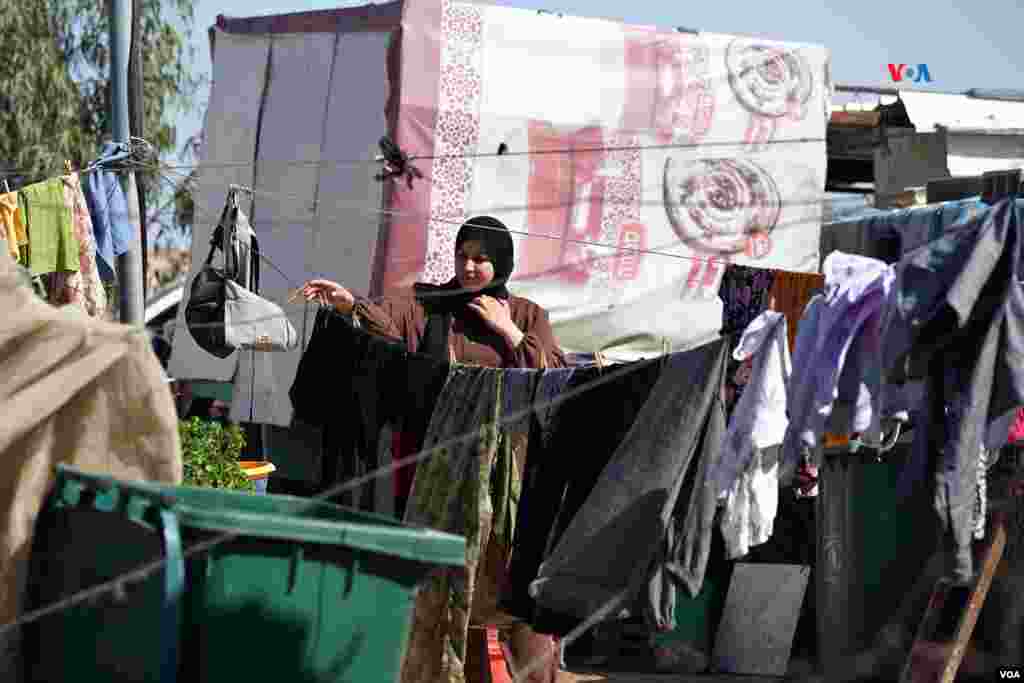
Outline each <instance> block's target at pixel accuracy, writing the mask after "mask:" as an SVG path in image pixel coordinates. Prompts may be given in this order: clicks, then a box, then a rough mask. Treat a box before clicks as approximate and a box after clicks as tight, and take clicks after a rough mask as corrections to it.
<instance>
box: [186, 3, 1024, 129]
mask: <svg viewBox="0 0 1024 683" xmlns="http://www.w3.org/2000/svg"><path fill="white" fill-rule="evenodd" d="M491 2H492V3H493V4H496V5H503V6H506V7H519V8H522V9H531V10H538V9H543V10H548V11H551V12H561V13H563V14H568V15H575V16H580V17H598V18H605V19H613V20H617V21H623V22H626V23H632V24H647V25H656V26H662V27H665V28H673V27H677V26H683V27H686V28H690V29H696V30H700V31H709V32H712V33H726V34H735V35H748V36H758V37H762V38H768V39H772V40H782V41H792V42H799V43H816V44H819V45H824V46H825V47H827V48H828V49H829V50H830V51H831V53H832V75H833V79H834V80H835V82H836V83H838V84H843V85H867V86H880V87H892V86H893V85H894V84H893V82H892V79H891V77H890V75H889V70H888V67H887V64H889V63H890V62H892V63H898V64H899V63H903V64H913V65H916V64H927V65H928V71H929V75H930V76H931V78H932V83H931V84H928V85H925V84H921V85H919V86H915V87H920V88H922V89H934V90H941V91H947V92H948V91H963V90H967V89H969V88H1024V50H1021V49H1020V40H1021V38H1020V31H1021V28H1020V27H1021V20H1022V19H1024V7H1022V6H1021V5H1020V4H1019V3H1020V2H1021V0H985V2H974V3H970V4H969V3H968V2H967V1H966V0H952V1H950V0H946V2H945V3H943V2H931V1H926V0H768V1H762V2H750V1H749V0H737V1H734V2H723V1H721V0H712V1H710V2H703V3H693V2H679V1H678V0H676V1H675V2H673V1H670V0H630V1H629V2H622V1H621V0H491ZM364 4H368V3H367V2H364V1H358V2H352V1H351V0H196V6H195V10H196V24H195V28H196V31H195V36H194V45H195V48H196V61H195V70H196V72H197V73H202V74H205V75H206V76H209V74H210V48H209V41H208V40H207V29H208V28H209V27H210V26H212V25H213V24H214V23H215V22H216V19H217V15H219V14H224V15H226V16H231V17H251V16H258V15H267V14H286V13H289V12H303V11H309V10H319V9H334V8H337V7H353V6H360V5H364ZM972 5H973V7H972ZM983 8H984V9H983ZM205 98H206V93H202V95H201V99H200V102H199V103H198V105H197V107H196V110H195V111H194V112H192V113H191V114H188V115H183V116H181V117H179V120H178V125H179V131H178V139H179V140H185V139H187V138H188V137H189V136H191V135H194V134H195V133H197V132H199V130H200V129H201V127H202V114H203V109H204V106H205Z"/></svg>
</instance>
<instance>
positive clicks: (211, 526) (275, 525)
mask: <svg viewBox="0 0 1024 683" xmlns="http://www.w3.org/2000/svg"><path fill="white" fill-rule="evenodd" d="M57 469H58V487H59V489H58V491H57V493H58V496H59V498H60V500H61V502H62V503H63V504H71V505H75V504H78V501H79V499H80V497H81V493H82V492H83V491H85V490H91V491H96V492H98V495H97V496H96V497H95V499H94V500H93V502H92V505H93V506H94V507H96V508H98V509H106V510H110V509H113V507H114V506H116V505H118V499H119V498H120V497H121V496H127V497H128V498H132V497H134V498H143V499H146V500H148V501H150V502H151V503H154V504H156V505H158V506H159V507H161V508H164V509H169V510H171V511H172V512H173V513H174V515H175V516H176V517H177V519H178V524H179V525H180V526H181V527H183V528H185V527H191V528H193V529H201V530H204V531H209V532H219V533H225V534H230V535H234V536H247V537H256V538H272V539H282V540H290V541H301V542H306V543H322V544H326V545H341V546H346V547H349V548H355V549H359V550H366V551H370V552H375V553H380V554H384V555H391V556H394V557H399V558H402V559H405V560H412V561H416V562H426V563H430V564H436V565H448V566H457V567H462V566H465V564H466V540H465V538H463V537H462V536H456V535H454V534H448V533H443V532H440V531H435V530H433V529H425V528H413V527H408V526H406V525H404V524H402V523H401V522H398V521H397V520H395V519H393V518H391V517H386V516H384V515H375V514H370V513H366V512H362V511H359V510H354V509H351V508H345V507H342V506H340V505H334V504H333V503H325V502H320V501H317V500H314V499H309V498H299V497H297V496H284V495H254V494H252V493H245V492H240V491H230V490H224V489H213V488H200V487H193V486H165V485H160V484H155V483H151V482H124V481H120V480H116V479H113V478H111V477H105V476H97V475H92V474H87V473H84V472H81V471H79V470H76V469H74V468H71V467H67V466H65V465H58V468H57Z"/></svg>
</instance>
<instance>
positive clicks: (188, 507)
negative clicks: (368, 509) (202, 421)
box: [23, 467, 465, 683]
mask: <svg viewBox="0 0 1024 683" xmlns="http://www.w3.org/2000/svg"><path fill="white" fill-rule="evenodd" d="M464 563H465V540H464V539H463V538H462V537H459V536H453V535H450V534H443V533H439V532H435V531H431V530H426V529H412V528H408V527H405V526H403V525H402V524H400V523H398V522H396V521H395V520H393V519H392V518H390V517H383V516H377V515H371V514H367V513H362V512H357V511H354V510H350V509H347V508H342V507H339V506H335V505H331V504H327V503H320V502H315V501H311V500H308V499H303V498H295V497H290V496H279V495H265V496H257V495H252V494H249V493H239V492H234V491H224V490H219V489H205V488H193V487H184V486H159V485H154V484H139V483H126V482H122V481H117V480H114V479H111V478H107V477H97V476H91V475H87V474H84V473H82V472H79V471H76V470H73V469H71V468H64V467H61V468H59V470H58V473H57V483H56V487H55V489H54V491H53V493H52V494H51V496H50V498H49V500H48V503H47V505H46V506H45V508H44V510H43V512H42V514H41V516H40V519H39V521H38V522H37V525H36V534H35V540H34V546H33V551H32V560H31V565H32V566H31V569H30V580H29V586H28V605H27V608H28V610H33V609H38V608H40V607H46V606H49V605H54V604H55V603H58V602H59V601H62V600H67V599H68V598H72V600H71V601H70V602H68V603H67V604H65V605H64V606H63V607H64V608H63V609H61V610H59V611H54V612H53V613H52V614H50V615H49V616H45V617H43V618H41V619H39V620H37V621H35V622H33V623H31V624H30V625H28V626H26V628H25V633H24V641H23V654H24V660H25V665H26V672H27V676H26V678H27V679H28V680H32V681H61V682H64V681H72V680H80V681H111V682H120V681H156V682H159V683H172V682H173V681H175V680H181V681H190V682H191V681H216V682H217V683H224V682H226V681H236V680H238V681H243V680H250V681H255V680H260V681H280V682H282V683H283V682H285V681H287V682H288V683H305V682H309V683H340V682H343V681H345V682H348V681H351V682H353V683H354V682H356V681H359V682H360V683H362V682H364V681H394V680H396V678H397V676H398V673H399V667H400V664H401V658H402V655H403V650H404V647H405V643H406V640H407V637H408V631H409V624H410V620H411V614H412V606H413V600H414V594H415V589H416V586H417V585H418V583H420V582H421V581H422V580H423V579H424V578H425V577H426V576H427V574H428V573H429V572H430V571H431V570H432V569H434V568H436V567H437V566H441V565H443V566H463V565H464ZM140 570H141V571H140ZM132 572H135V575H134V576H133V575H132V574H131V573H132ZM119 579H122V580H123V581H122V583H120V584H116V583H112V582H114V581H116V580H119ZM124 579H126V580H124ZM100 585H106V588H105V589H104V590H96V591H90V590H89V589H92V588H94V587H96V586H100ZM83 591H85V593H83Z"/></svg>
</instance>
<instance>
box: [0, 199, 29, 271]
mask: <svg viewBox="0 0 1024 683" xmlns="http://www.w3.org/2000/svg"><path fill="white" fill-rule="evenodd" d="M0 230H2V231H3V238H4V239H5V240H7V249H8V251H10V253H11V258H13V259H14V260H15V261H20V260H21V257H20V254H19V249H18V248H19V247H24V246H25V245H27V244H28V231H27V230H25V217H24V216H22V213H21V208H20V207H19V206H18V193H17V192H7V193H5V194H0Z"/></svg>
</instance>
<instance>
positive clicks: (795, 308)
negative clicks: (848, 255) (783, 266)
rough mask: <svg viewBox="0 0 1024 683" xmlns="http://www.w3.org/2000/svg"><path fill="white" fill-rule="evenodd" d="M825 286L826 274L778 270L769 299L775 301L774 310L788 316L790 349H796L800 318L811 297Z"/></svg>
mask: <svg viewBox="0 0 1024 683" xmlns="http://www.w3.org/2000/svg"><path fill="white" fill-rule="evenodd" d="M824 288H825V276H824V275H822V274H821V273H791V272H788V271H782V270H780V271H776V272H775V277H774V279H773V280H772V288H771V292H770V294H769V295H768V297H769V301H772V302H774V303H773V305H772V310H775V311H779V312H780V313H782V314H783V315H785V316H786V326H787V329H788V330H789V351H790V353H793V352H795V350H796V334H797V329H798V327H799V323H800V318H801V316H803V314H804V310H805V309H806V308H807V304H809V303H810V301H811V297H813V296H814V295H815V294H816V293H818V292H820V291H821V290H822V289H824Z"/></svg>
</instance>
